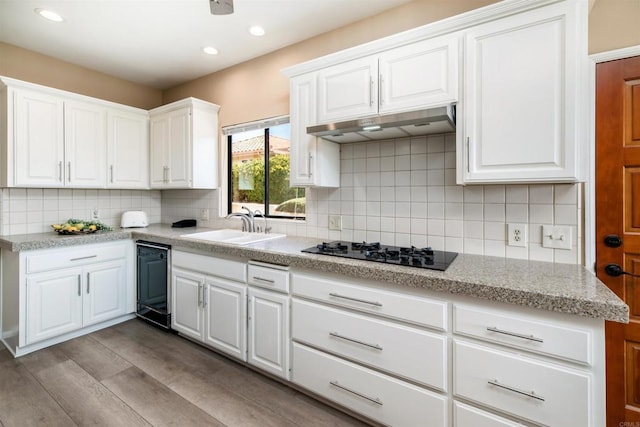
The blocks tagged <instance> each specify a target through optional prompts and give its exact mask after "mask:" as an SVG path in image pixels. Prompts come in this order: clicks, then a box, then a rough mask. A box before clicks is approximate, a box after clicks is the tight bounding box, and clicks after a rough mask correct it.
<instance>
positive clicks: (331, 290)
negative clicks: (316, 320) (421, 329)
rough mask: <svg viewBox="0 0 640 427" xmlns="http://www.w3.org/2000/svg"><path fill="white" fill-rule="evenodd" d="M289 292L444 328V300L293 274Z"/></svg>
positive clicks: (445, 304) (445, 312)
mask: <svg viewBox="0 0 640 427" xmlns="http://www.w3.org/2000/svg"><path fill="white" fill-rule="evenodd" d="M291 280H292V285H291V288H292V293H293V295H296V296H301V297H305V298H310V299H314V300H318V301H324V302H328V303H331V304H334V305H339V306H343V307H349V308H352V309H354V310H358V311H363V312H366V313H375V314H377V315H380V316H385V317H389V318H392V319H398V320H402V321H405V322H410V323H415V324H417V325H423V326H429V327H432V328H436V329H440V330H443V331H444V330H447V329H448V324H447V302H445V301H438V300H432V299H427V298H422V297H418V296H414V295H408V294H402V293H400V292H394V291H386V290H381V289H376V288H368V287H366V286H361V285H356V284H351V283H345V282H342V281H340V282H338V281H336V280H331V279H322V278H318V277H314V276H309V275H306V274H301V273H293V274H292V278H291Z"/></svg>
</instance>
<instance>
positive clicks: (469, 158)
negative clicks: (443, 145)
mask: <svg viewBox="0 0 640 427" xmlns="http://www.w3.org/2000/svg"><path fill="white" fill-rule="evenodd" d="M467 172H471V154H470V153H469V137H467Z"/></svg>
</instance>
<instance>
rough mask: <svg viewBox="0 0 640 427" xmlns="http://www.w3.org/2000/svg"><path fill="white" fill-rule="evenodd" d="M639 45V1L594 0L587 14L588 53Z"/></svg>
mask: <svg viewBox="0 0 640 427" xmlns="http://www.w3.org/2000/svg"><path fill="white" fill-rule="evenodd" d="M638 45H640V0H596V1H595V2H594V4H593V8H592V9H591V13H590V14H589V53H597V52H606V51H608V50H614V49H620V48H623V47H629V46H638Z"/></svg>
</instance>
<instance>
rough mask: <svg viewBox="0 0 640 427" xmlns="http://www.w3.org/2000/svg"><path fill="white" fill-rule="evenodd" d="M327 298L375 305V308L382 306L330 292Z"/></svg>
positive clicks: (374, 302)
mask: <svg viewBox="0 0 640 427" xmlns="http://www.w3.org/2000/svg"><path fill="white" fill-rule="evenodd" d="M329 296H332V297H334V298H342V299H346V300H349V301H355V302H361V303H363V304H369V305H375V306H376V307H382V304H380V303H379V302H377V301H367V300H364V299H359V298H353V297H345V296H344V295H340V294H336V293H333V292H331V293H330V294H329Z"/></svg>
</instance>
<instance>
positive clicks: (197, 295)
mask: <svg viewBox="0 0 640 427" xmlns="http://www.w3.org/2000/svg"><path fill="white" fill-rule="evenodd" d="M203 294H204V274H200V273H197V272H191V271H185V270H181V269H179V268H176V267H173V268H172V269H171V303H172V311H173V313H172V315H171V327H172V328H173V329H175V330H176V331H178V332H180V333H182V334H184V335H186V336H189V337H191V338H196V339H198V340H203V336H204V317H205V313H204V307H203V302H202V296H203Z"/></svg>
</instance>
